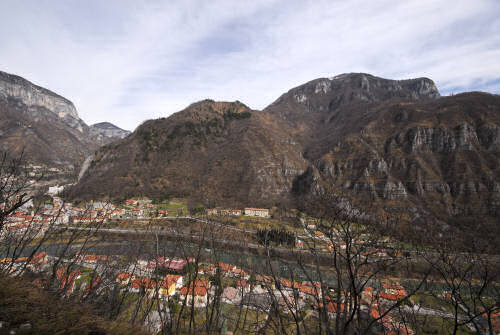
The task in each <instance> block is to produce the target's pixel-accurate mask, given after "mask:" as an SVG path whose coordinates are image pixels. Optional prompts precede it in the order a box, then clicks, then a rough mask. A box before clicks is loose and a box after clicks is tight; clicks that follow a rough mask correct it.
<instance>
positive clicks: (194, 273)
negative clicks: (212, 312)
mask: <svg viewBox="0 0 500 335" xmlns="http://www.w3.org/2000/svg"><path fill="white" fill-rule="evenodd" d="M118 258H119V257H118V256H107V255H95V254H87V253H76V254H75V255H74V256H73V257H72V258H68V259H65V260H64V262H63V263H71V264H74V266H73V268H72V270H71V271H68V268H66V267H65V266H61V267H59V268H58V269H57V270H56V277H57V281H56V283H55V285H56V287H57V291H58V292H60V293H61V294H63V295H64V296H66V297H70V296H73V295H75V296H78V295H82V294H83V295H84V296H86V295H89V294H95V293H99V292H100V291H102V290H106V289H107V290H110V289H113V287H117V288H119V290H120V292H121V293H122V294H124V295H132V296H136V297H137V299H138V298H140V297H144V298H147V299H151V300H154V301H158V302H160V303H162V304H163V306H164V308H165V309H166V310H168V309H169V308H172V303H175V304H178V305H185V306H193V307H195V308H197V309H201V308H206V307H207V306H208V305H209V303H210V301H213V300H214V299H215V297H216V296H217V295H219V298H220V300H221V302H222V304H225V305H232V306H244V307H246V308H249V309H251V310H254V311H255V312H256V313H260V314H262V315H261V317H262V318H264V317H265V314H266V313H268V312H269V311H270V309H271V308H272V305H273V301H275V300H276V301H277V303H278V306H279V308H280V309H281V311H282V312H283V313H285V314H287V313H290V312H292V311H293V312H296V311H301V312H303V313H306V315H309V317H311V318H313V317H315V318H318V317H319V315H318V313H320V311H321V310H322V309H323V308H325V311H326V312H327V313H328V314H330V317H332V318H333V317H334V316H335V314H336V313H337V312H342V313H349V311H350V310H349V308H351V307H352V306H350V305H349V304H347V303H345V302H344V299H345V292H340V295H337V293H338V292H336V291H335V289H334V288H333V287H328V286H327V285H325V283H323V284H322V283H321V282H318V281H307V280H306V281H297V280H293V281H292V280H290V279H287V278H282V277H281V278H277V277H273V276H270V275H263V274H256V273H249V272H248V271H246V270H245V269H242V268H240V267H238V266H235V265H233V264H227V263H223V262H218V263H216V264H209V263H198V262H197V260H196V259H194V258H192V257H188V258H186V259H181V258H166V257H157V258H154V259H151V260H145V259H139V260H137V261H136V262H135V263H134V264H128V265H125V266H124V267H120V266H119V263H120V262H119V260H118ZM55 262H56V259H55V257H53V256H50V255H48V254H47V253H46V252H38V253H36V254H34V255H33V257H31V259H29V260H28V257H20V258H17V259H14V260H13V259H10V258H3V259H0V266H1V267H3V268H4V270H5V268H7V269H8V272H9V273H10V274H11V275H12V276H15V275H16V273H20V272H21V271H24V270H26V269H28V270H29V271H30V272H32V273H34V274H36V275H37V276H38V277H37V278H36V279H35V280H34V281H33V283H34V284H35V285H37V286H40V287H46V285H47V282H48V278H49V276H50V271H52V267H53V265H54V263H55ZM122 266H123V264H122ZM110 268H111V269H113V275H111V276H109V275H106V273H108V272H109V269H110ZM406 296H407V291H406V290H405V288H404V287H403V286H402V285H401V284H399V283H397V282H390V281H384V282H380V283H377V286H368V285H367V286H365V287H364V288H363V292H362V294H361V301H360V302H361V304H362V305H361V309H362V310H363V311H365V312H366V313H367V314H369V315H370V317H372V318H374V319H376V318H378V317H379V316H380V315H382V314H384V313H385V311H386V307H387V306H389V305H391V304H392V303H394V302H396V301H398V300H401V299H404V298H405V297H406ZM325 304H326V307H324V306H325ZM408 306H412V307H409V308H414V307H413V306H414V303H412V301H411V299H410V300H409V303H408ZM166 312H167V313H169V311H166ZM379 323H380V324H381V326H383V327H384V329H386V330H388V331H394V332H397V333H398V334H413V331H412V330H411V329H410V328H408V327H407V326H406V325H405V324H403V323H401V322H399V321H398V320H397V319H394V318H393V316H391V313H388V314H386V315H385V316H384V317H383V318H382V319H380V320H379Z"/></svg>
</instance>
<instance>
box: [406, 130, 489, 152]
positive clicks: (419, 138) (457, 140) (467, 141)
mask: <svg viewBox="0 0 500 335" xmlns="http://www.w3.org/2000/svg"><path fill="white" fill-rule="evenodd" d="M492 135H493V134H492ZM493 141H495V140H494V139H493V138H489V139H486V142H490V143H491V142H493ZM403 143H404V146H405V148H406V150H408V151H410V152H416V151H420V150H430V151H433V152H452V151H455V150H473V148H474V146H475V145H478V144H479V140H478V136H477V133H476V131H475V130H474V128H473V127H472V126H471V125H469V124H467V123H462V124H460V125H459V126H457V127H455V128H454V129H446V128H444V127H439V128H426V127H413V128H411V129H409V130H408V132H407V133H406V135H405V139H404V140H403ZM490 145H491V144H490ZM488 146H489V145H488Z"/></svg>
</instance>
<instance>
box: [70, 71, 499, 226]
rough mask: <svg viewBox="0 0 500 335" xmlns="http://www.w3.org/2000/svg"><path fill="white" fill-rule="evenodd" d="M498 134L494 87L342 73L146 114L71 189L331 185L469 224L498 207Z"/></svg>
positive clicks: (99, 193)
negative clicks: (248, 102)
mask: <svg viewBox="0 0 500 335" xmlns="http://www.w3.org/2000/svg"><path fill="white" fill-rule="evenodd" d="M499 144H500V98H499V97H498V96H495V95H490V94H486V93H477V92H476V93H467V94H460V95H457V96H450V97H440V95H439V92H438V90H437V88H436V86H435V85H434V83H433V82H432V81H431V80H430V79H427V78H418V79H411V80H388V79H383V78H377V77H374V76H371V75H367V74H345V75H341V76H337V77H333V78H321V79H317V80H313V81H311V82H308V83H306V84H304V85H301V86H299V87H296V88H294V89H291V90H290V91H289V92H287V93H285V94H283V95H282V96H281V97H280V98H279V99H277V100H276V101H275V102H274V103H273V104H271V105H270V106H269V107H267V108H266V109H264V110H263V111H253V110H250V109H248V108H247V107H246V106H244V105H243V104H241V103H240V102H233V103H228V102H214V101H211V100H205V101H201V102H198V103H195V104H193V105H191V106H189V107H188V108H186V109H185V110H183V111H181V112H179V113H176V114H174V115H172V116H170V117H168V118H162V119H158V120H150V121H147V122H145V123H144V124H143V125H141V126H140V127H139V128H138V129H137V130H136V131H135V132H134V133H133V134H132V135H131V136H129V137H128V138H126V139H124V140H122V141H119V142H116V143H114V144H112V145H109V146H106V147H104V148H102V149H101V150H99V151H98V152H97V153H96V155H95V158H94V160H93V161H92V163H91V166H90V168H89V169H88V170H87V171H86V173H85V175H84V176H83V178H82V179H81V180H80V182H79V183H78V185H76V187H74V188H73V190H71V192H70V194H69V195H70V198H73V199H92V198H96V197H102V198H106V197H111V198H115V199H116V198H121V199H123V198H126V197H131V196H140V195H145V196H151V197H164V198H168V197H171V196H182V197H188V198H190V199H194V200H195V201H197V202H199V203H203V204H204V205H206V206H210V207H211V206H218V205H222V206H233V205H248V206H250V205H262V206H271V205H274V204H276V203H278V202H279V203H287V202H291V201H296V200H298V203H296V204H297V205H298V206H300V202H301V199H302V197H303V196H307V195H308V194H320V193H321V192H323V191H324V190H325V189H328V190H330V189H334V190H335V192H336V193H337V194H338V195H341V196H342V197H344V198H345V199H346V200H348V201H349V202H350V203H353V204H356V205H357V206H360V207H362V208H365V209H367V208H368V207H370V211H371V214H377V215H387V214H390V215H397V216H400V217H402V218H403V219H405V220H409V221H412V222H414V221H419V220H427V219H428V218H431V219H432V220H431V221H432V222H436V223H438V224H439V225H442V226H444V227H445V226H446V225H447V224H448V225H449V224H451V225H463V226H464V227H466V226H470V224H474V225H476V224H477V220H478V217H479V216H480V217H481V222H482V221H485V222H495V221H497V220H498V216H499V215H500V210H499V208H500V171H499V169H498V166H500V162H499V157H500V155H499V150H500V147H499ZM374 205H375V206H374ZM372 208H376V211H374V212H373V211H372V210H371V209H372Z"/></svg>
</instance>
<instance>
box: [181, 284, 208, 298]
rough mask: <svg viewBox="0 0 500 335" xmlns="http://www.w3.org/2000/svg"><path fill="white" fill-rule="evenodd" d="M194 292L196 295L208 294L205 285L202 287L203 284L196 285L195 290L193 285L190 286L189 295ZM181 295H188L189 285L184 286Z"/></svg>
mask: <svg viewBox="0 0 500 335" xmlns="http://www.w3.org/2000/svg"><path fill="white" fill-rule="evenodd" d="M193 292H194V295H195V296H204V295H206V294H207V289H206V288H205V287H201V286H195V287H194V290H193V287H192V286H190V287H189V295H193ZM179 294H180V295H187V294H188V287H187V286H184V287H183V288H182V289H181V291H180V292H179Z"/></svg>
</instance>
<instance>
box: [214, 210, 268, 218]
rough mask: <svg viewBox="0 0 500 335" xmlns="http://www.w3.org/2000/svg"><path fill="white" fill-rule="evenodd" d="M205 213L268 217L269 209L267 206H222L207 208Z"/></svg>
mask: <svg viewBox="0 0 500 335" xmlns="http://www.w3.org/2000/svg"><path fill="white" fill-rule="evenodd" d="M207 215H220V216H241V215H245V216H254V217H261V218H268V217H269V216H270V215H269V209H267V208H245V209H244V210H241V209H223V208H209V209H207Z"/></svg>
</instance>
